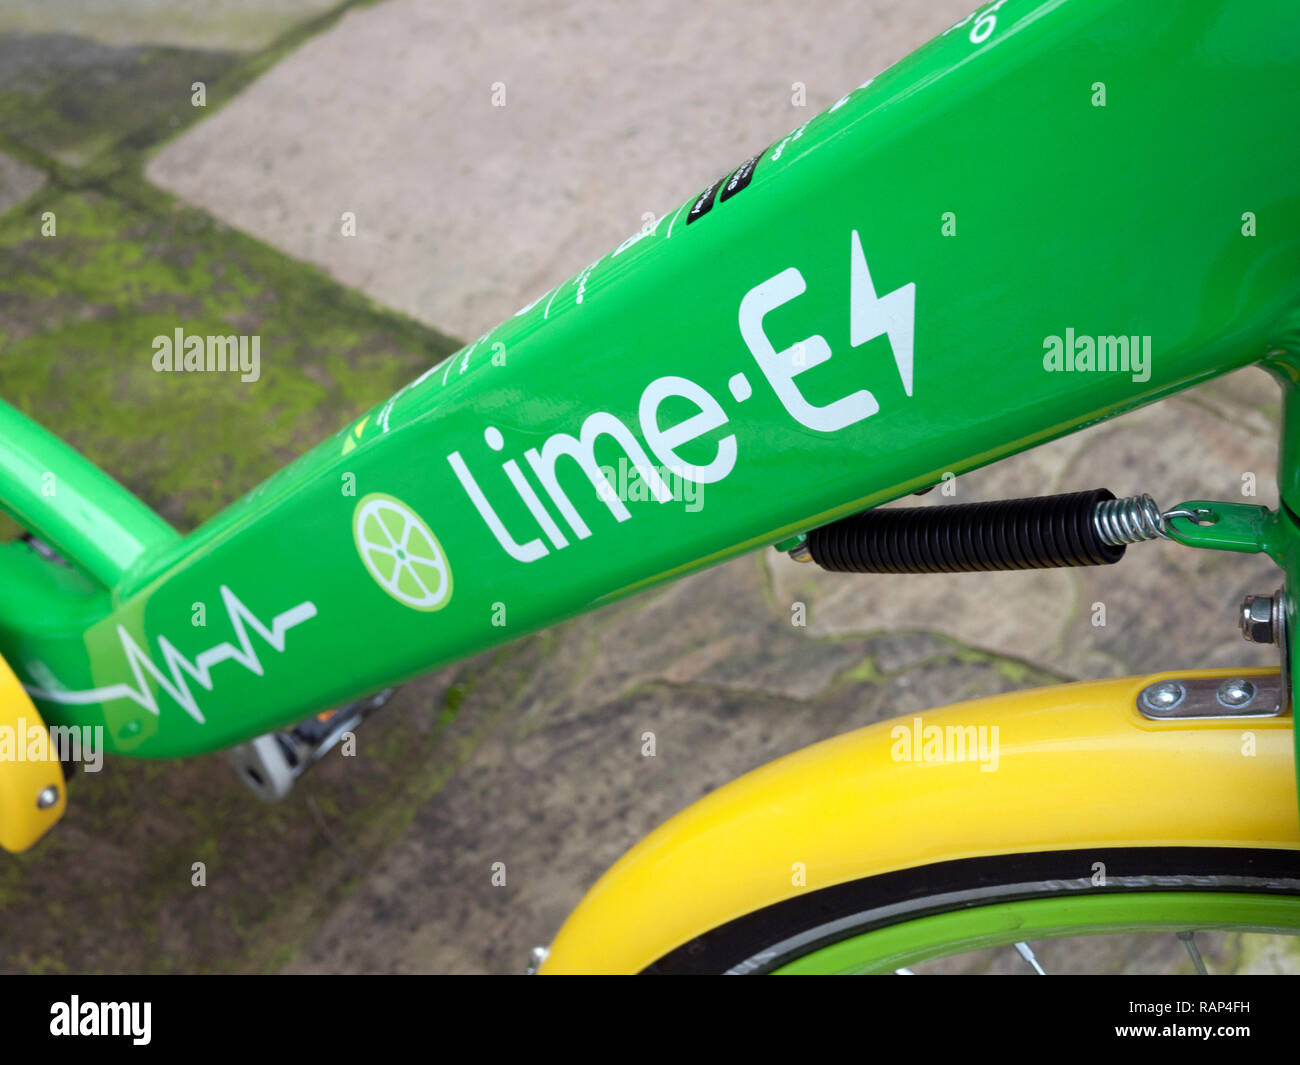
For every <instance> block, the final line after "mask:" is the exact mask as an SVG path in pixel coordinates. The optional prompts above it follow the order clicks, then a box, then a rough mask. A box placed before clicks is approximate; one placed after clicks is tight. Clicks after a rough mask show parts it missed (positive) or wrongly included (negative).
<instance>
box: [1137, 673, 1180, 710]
mask: <svg viewBox="0 0 1300 1065" xmlns="http://www.w3.org/2000/svg"><path fill="white" fill-rule="evenodd" d="M1186 695H1187V689H1186V688H1184V687H1183V686H1182V685H1181V684H1179V683H1178V681H1176V680H1162V681H1160V683H1158V684H1152V685H1151V686H1150V687H1149V688H1147V689H1146V690H1145V691H1143V692H1142V701H1143V702H1144V703H1146V704H1147V706H1149V707H1151V709H1152V710H1172V709H1173V708H1174V707H1175V706H1177V705H1178V704H1179V703H1181V702H1182V701H1183V699H1184V697H1185V696H1186Z"/></svg>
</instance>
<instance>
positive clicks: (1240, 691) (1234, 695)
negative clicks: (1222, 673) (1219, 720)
mask: <svg viewBox="0 0 1300 1065" xmlns="http://www.w3.org/2000/svg"><path fill="white" fill-rule="evenodd" d="M1218 694H1219V702H1221V703H1222V704H1223V705H1224V706H1245V705H1246V704H1247V703H1249V702H1250V701H1251V700H1253V699H1254V698H1255V685H1253V684H1251V682H1250V681H1248V680H1242V679H1241V678H1240V677H1234V678H1233V679H1232V680H1225V681H1224V682H1223V683H1222V684H1220V685H1219V693H1218Z"/></svg>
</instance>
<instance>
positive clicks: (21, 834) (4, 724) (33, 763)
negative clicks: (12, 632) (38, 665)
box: [0, 658, 67, 851]
mask: <svg viewBox="0 0 1300 1065" xmlns="http://www.w3.org/2000/svg"><path fill="white" fill-rule="evenodd" d="M49 788H53V789H54V792H53V793H52V794H53V796H54V802H53V803H52V804H50V805H45V807H44V808H42V802H41V796H42V794H46V795H47V798H48V796H49V794H50V793H48V792H47V790H46V789H49ZM66 791H67V789H66V788H65V786H64V780H63V767H62V766H61V765H60V764H59V761H58V757H57V755H56V754H55V752H54V751H53V749H52V745H51V743H50V737H49V730H48V729H47V728H46V727H45V721H44V720H43V719H42V718H41V715H40V714H39V713H38V712H37V710H36V707H34V706H33V705H32V701H31V699H29V698H28V697H27V693H26V692H25V691H23V687H22V685H21V684H19V683H18V678H17V677H15V676H14V674H13V670H11V669H10V668H9V666H8V664H7V663H6V662H5V660H4V659H3V658H0V847H3V848H4V849H5V850H7V851H25V850H26V849H27V848H28V847H30V846H31V845H32V844H33V843H35V842H36V841H37V840H38V839H40V838H41V837H42V836H43V835H45V833H46V832H48V831H49V830H50V829H51V828H53V827H54V825H55V823H56V822H57V821H58V820H59V818H60V817H62V816H63V810H64V807H65V806H66V804H67V795H66Z"/></svg>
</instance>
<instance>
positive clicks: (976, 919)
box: [644, 847, 1300, 975]
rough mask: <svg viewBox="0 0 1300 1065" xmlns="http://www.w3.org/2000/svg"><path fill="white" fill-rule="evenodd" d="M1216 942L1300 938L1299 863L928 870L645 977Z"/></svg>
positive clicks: (747, 925)
mask: <svg viewBox="0 0 1300 1065" xmlns="http://www.w3.org/2000/svg"><path fill="white" fill-rule="evenodd" d="M1095 868H1101V869H1104V870H1105V872H1104V873H1100V874H1099V873H1092V872H1088V870H1091V869H1095ZM1081 870H1082V871H1084V872H1085V875H1082V876H1081V875H1080V871H1081ZM1209 930H1215V931H1238V932H1264V933H1283V934H1295V933H1297V932H1300V851H1292V850H1243V849H1239V848H1199V847H1154V848H1144V847H1138V848H1122V849H1113V850H1104V851H1095V850H1094V851H1050V852H1039V853H1033V854H1014V855H998V856H993V857H987V858H974V859H965V860H961V861H953V862H944V863H939V864H935V865H928V866H921V867H918V868H914V869H906V870H901V871H898V872H894V873H886V874H883V875H880V876H874V877H865V878H862V879H858V880H854V881H851V882H848V883H845V884H838V885H836V886H834V887H831V888H825V889H823V890H821V891H814V892H809V893H807V894H805V895H800V896H795V897H792V898H790V899H787V900H784V901H782V902H780V903H777V904H775V905H773V906H770V907H766V908H764V909H763V910H759V911H757V912H754V913H751V914H746V915H745V916H744V917H741V918H738V919H736V920H734V921H731V922H728V923H727V924H725V925H723V926H721V927H719V928H716V929H713V930H711V931H709V932H707V933H705V934H703V935H701V936H698V937H696V938H695V939H693V940H691V941H690V942H688V943H685V944H683V945H682V946H680V947H678V948H677V949H675V950H673V951H671V952H670V953H668V954H667V955H665V956H664V957H662V958H660V959H659V960H658V961H656V962H654V963H653V964H651V965H650V966H648V967H647V968H646V969H645V970H644V971H645V972H646V973H651V974H689V973H728V974H738V975H745V974H754V975H758V974H765V973H778V974H871V973H891V972H898V971H900V970H910V969H911V968H912V967H914V966H917V965H920V964H922V963H924V962H927V961H931V960H934V959H937V958H945V957H951V956H953V955H956V954H962V953H966V952H969V951H975V950H981V949H988V948H992V947H1002V946H1009V945H1012V944H1024V943H1026V942H1027V941H1030V940H1034V941H1039V940H1052V939H1059V938H1063V937H1073V936H1083V935H1098V934H1106V933H1110V934H1114V933H1177V934H1183V935H1189V934H1190V935H1194V934H1195V933H1196V932H1200V931H1209ZM1031 964H1033V962H1031Z"/></svg>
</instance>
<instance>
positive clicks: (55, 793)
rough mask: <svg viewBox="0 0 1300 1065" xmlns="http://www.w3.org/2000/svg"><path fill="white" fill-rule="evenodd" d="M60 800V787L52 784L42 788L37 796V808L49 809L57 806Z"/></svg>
mask: <svg viewBox="0 0 1300 1065" xmlns="http://www.w3.org/2000/svg"><path fill="white" fill-rule="evenodd" d="M58 801H59V789H58V788H56V787H55V786H54V785H53V784H51V785H50V786H49V787H48V788H42V789H41V793H40V794H39V795H37V796H36V809H38V810H48V809H49V808H50V807H51V806H55V805H57V804H58Z"/></svg>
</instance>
